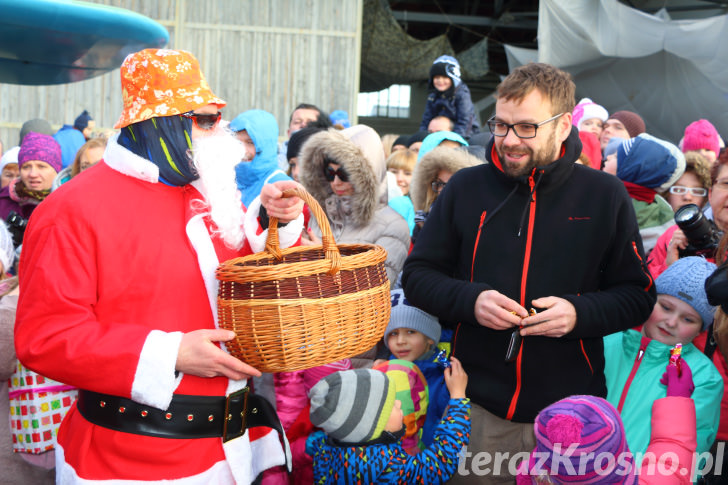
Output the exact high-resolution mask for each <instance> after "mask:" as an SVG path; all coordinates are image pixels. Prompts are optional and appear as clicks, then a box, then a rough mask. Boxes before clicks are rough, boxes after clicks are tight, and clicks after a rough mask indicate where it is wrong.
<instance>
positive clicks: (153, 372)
mask: <svg viewBox="0 0 728 485" xmlns="http://www.w3.org/2000/svg"><path fill="white" fill-rule="evenodd" d="M181 342H182V332H170V333H167V332H162V331H161V330H152V331H151V332H149V335H147V339H146V340H145V341H144V347H142V353H141V355H139V362H138V363H137V368H136V372H135V374H134V382H133V383H132V385H131V398H132V400H134V401H136V402H138V403H141V404H146V405H147V406H152V407H155V408H157V409H167V408H168V407H169V403H170V402H171V401H172V394H174V390H175V389H177V386H178V385H179V383H180V381H181V380H182V373H181V372H180V374H179V376H177V377H175V375H174V368H175V365H176V363H177V352H178V351H179V345H180V343H181Z"/></svg>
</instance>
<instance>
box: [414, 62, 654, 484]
mask: <svg viewBox="0 0 728 485" xmlns="http://www.w3.org/2000/svg"><path fill="white" fill-rule="evenodd" d="M496 97H497V102H496V108H495V116H493V118H491V119H490V120H489V121H488V127H489V129H490V130H491V132H492V133H493V135H495V136H494V137H493V139H492V140H491V141H490V143H489V145H488V147H487V148H486V153H487V157H488V161H489V162H490V163H487V164H485V165H480V166H477V167H472V168H466V169H463V170H460V171H459V172H458V173H456V174H455V175H454V176H453V177H452V178H451V179H450V181H449V182H448V184H447V185H446V187H445V189H444V190H443V191H442V193H441V194H440V196H439V197H438V198H437V200H436V202H435V204H434V205H433V207H432V209H431V212H430V215H429V217H428V219H427V223H426V224H425V226H424V227H423V229H422V232H421V233H420V236H419V237H418V239H417V243H416V244H415V247H414V249H413V250H412V253H411V254H410V256H409V258H408V259H407V261H406V263H405V267H404V274H403V278H402V281H403V286H404V290H405V294H406V296H407V298H408V299H409V300H410V302H412V303H413V304H414V305H417V306H418V307H420V308H422V309H423V310H425V311H427V312H429V313H431V314H434V315H436V316H438V317H439V318H440V321H441V322H442V323H443V324H444V325H446V326H447V325H449V326H452V327H453V328H454V329H455V331H454V337H453V343H452V349H453V354H454V355H455V356H456V357H457V358H458V359H460V361H461V362H462V363H463V366H464V368H465V370H466V371H467V373H468V375H469V376H470V379H469V384H468V396H469V397H470V398H471V399H472V401H473V411H472V424H473V430H472V434H471V440H470V447H469V449H468V450H467V452H466V454H465V460H461V464H460V470H459V473H458V475H456V476H454V477H453V479H452V480H451V482H449V483H513V476H512V475H511V473H512V472H513V471H515V469H514V467H513V466H511V472H510V473H509V471H508V469H509V466H508V465H509V464H510V463H509V462H504V463H501V464H499V466H495V465H496V463H494V462H493V461H491V460H493V458H494V456H495V453H496V452H500V453H508V455H501V456H509V457H511V458H512V457H513V456H514V455H515V454H516V453H518V452H523V451H525V452H530V451H531V450H532V449H533V447H534V446H535V439H534V436H533V422H534V419H535V417H536V415H537V414H538V412H539V411H540V410H541V409H543V408H544V407H546V406H547V405H549V404H551V403H553V402H555V401H558V400H560V399H562V398H564V397H567V396H570V395H574V394H592V395H595V396H601V397H606V394H607V389H606V385H605V379H604V354H603V345H602V337H604V336H605V335H608V334H611V333H614V332H618V331H621V330H625V329H628V328H630V327H634V326H636V325H639V324H640V323H642V322H644V321H645V320H646V319H647V317H648V316H649V315H650V312H651V311H652V308H653V306H654V303H655V289H654V285H653V281H652V278H651V277H650V274H649V272H648V271H647V267H646V264H645V258H644V251H643V248H642V240H641V239H640V235H639V228H638V226H637V221H636V218H635V214H634V210H633V208H632V203H631V202H630V199H629V196H628V194H627V191H626V189H625V188H624V186H623V185H622V183H621V182H620V181H619V180H618V179H617V178H616V177H614V176H611V175H609V174H606V173H603V172H600V171H598V170H594V169H591V168H589V167H585V166H583V165H580V164H576V163H575V162H576V160H577V159H578V157H579V154H580V153H581V149H582V146H581V141H580V140H579V135H578V131H577V129H576V128H575V127H573V126H572V121H571V112H572V110H573V108H574V102H575V100H574V83H573V81H572V80H571V76H570V75H569V74H568V73H566V72H564V71H561V70H560V69H557V68H555V67H553V66H550V65H548V64H540V63H531V64H528V65H525V66H522V67H519V68H517V69H515V70H514V71H513V72H512V73H511V74H510V75H509V76H508V77H506V78H505V79H504V80H503V82H502V83H501V84H500V85H499V86H498V90H497V96H496ZM533 310H535V311H536V312H537V313H535V314H533ZM529 315H530V316H529ZM483 452H487V453H489V457H490V459H488V458H487V457H485V456H484V455H482V453H483ZM478 453H481V456H478V455H477V454H478ZM486 460H487V461H486ZM489 462H490V466H485V465H487V464H488V463H489ZM497 468H500V474H499V473H496V472H498V470H497Z"/></svg>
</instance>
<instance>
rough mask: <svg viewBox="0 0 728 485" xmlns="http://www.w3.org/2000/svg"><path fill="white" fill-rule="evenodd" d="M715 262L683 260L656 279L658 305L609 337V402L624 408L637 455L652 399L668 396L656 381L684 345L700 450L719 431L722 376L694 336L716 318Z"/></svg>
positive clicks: (642, 446) (606, 349) (606, 340)
mask: <svg viewBox="0 0 728 485" xmlns="http://www.w3.org/2000/svg"><path fill="white" fill-rule="evenodd" d="M715 267H716V266H715V264H713V263H710V262H708V261H706V260H705V259H704V258H702V257H699V256H688V257H685V258H681V259H678V260H677V261H676V262H675V263H673V264H672V265H670V266H669V267H668V268H667V269H666V270H665V271H664V272H663V273H662V274H660V276H659V277H658V278H657V280H656V281H655V286H656V289H657V303H655V306H654V309H653V311H652V314H651V315H650V317H649V318H648V319H647V321H646V322H645V323H644V325H643V326H642V329H641V331H638V330H636V329H630V330H626V331H624V332H620V333H616V334H612V335H608V336H607V337H605V338H604V360H605V366H604V374H605V377H606V382H607V400H608V401H609V402H610V403H611V404H612V405H613V406H614V407H615V408H617V410H618V411H619V412H620V414H621V416H622V421H623V422H624V428H625V430H626V435H627V443H628V444H629V448H630V449H631V450H632V452H633V453H644V452H645V450H646V449H647V445H648V444H649V441H650V415H651V409H652V403H653V402H654V401H655V400H656V399H660V398H663V397H665V395H666V394H665V392H666V391H665V388H664V387H663V386H655V385H654V384H655V382H658V381H659V380H660V377H661V376H662V374H663V373H664V372H665V369H666V367H667V365H668V363H669V361H670V351H671V349H674V348H675V347H676V345H677V344H680V345H682V350H681V356H680V358H681V359H682V360H684V361H685V362H687V363H688V365H689V366H690V369H691V370H692V375H693V382H694V384H695V391H694V393H693V400H694V401H695V409H696V415H697V423H696V424H697V452H698V453H703V452H707V451H708V450H709V449H710V447H711V445H712V444H713V440H715V436H716V433H717V431H718V424H719V416H720V401H721V398H722V396H723V379H722V377H721V375H720V373H719V372H718V370H717V369H716V368H715V365H713V363H712V362H711V361H710V359H708V357H706V356H705V355H704V354H703V353H702V352H701V351H700V350H699V349H698V348H697V347H695V345H693V343H692V340H693V339H694V338H695V337H697V335H698V334H699V333H700V332H701V331H703V330H705V329H706V328H707V327H708V326H709V325H710V323H711V322H712V321H713V314H714V313H715V307H713V306H711V305H710V303H709V302H708V297H707V296H706V294H705V280H706V279H707V278H708V277H709V276H710V275H711V274H712V273H713V271H714V270H715Z"/></svg>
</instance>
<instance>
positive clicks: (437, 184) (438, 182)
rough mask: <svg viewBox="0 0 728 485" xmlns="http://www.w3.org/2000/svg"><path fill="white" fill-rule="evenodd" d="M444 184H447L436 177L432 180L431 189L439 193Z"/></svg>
mask: <svg viewBox="0 0 728 485" xmlns="http://www.w3.org/2000/svg"><path fill="white" fill-rule="evenodd" d="M445 185H447V182H443V181H442V180H440V179H437V180H435V181H434V182H432V191H433V192H434V193H436V194H439V193H440V192H442V189H444V188H445Z"/></svg>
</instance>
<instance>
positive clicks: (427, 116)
mask: <svg viewBox="0 0 728 485" xmlns="http://www.w3.org/2000/svg"><path fill="white" fill-rule="evenodd" d="M437 66H440V67H441V69H437ZM435 72H437V73H441V74H443V75H445V76H447V77H449V78H450V80H451V81H452V86H450V89H448V90H446V91H438V90H437V89H436V88H435V85H434V84H433V78H434V73H435ZM427 87H428V89H429V90H430V92H429V94H428V96H427V103H426V104H425V112H424V113H423V114H422V122H421V123H420V130H421V131H427V126H428V125H429V124H430V121H432V118H435V117H437V116H446V117H448V118H450V119H451V120H452V122H453V129H452V131H454V132H455V133H458V134H460V135H462V136H464V137H469V136H470V135H472V134H474V133H478V132H479V131H480V124H479V123H478V117H477V116H476V115H475V105H473V100H472V98H471V97H470V89H468V86H467V85H466V84H465V83H464V82H462V79H461V77H460V64H459V63H458V61H457V59H455V58H454V57H452V56H440V57H438V58H437V59H435V62H434V63H433V66H432V68H431V69H430V77H429V80H428V83H427Z"/></svg>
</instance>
